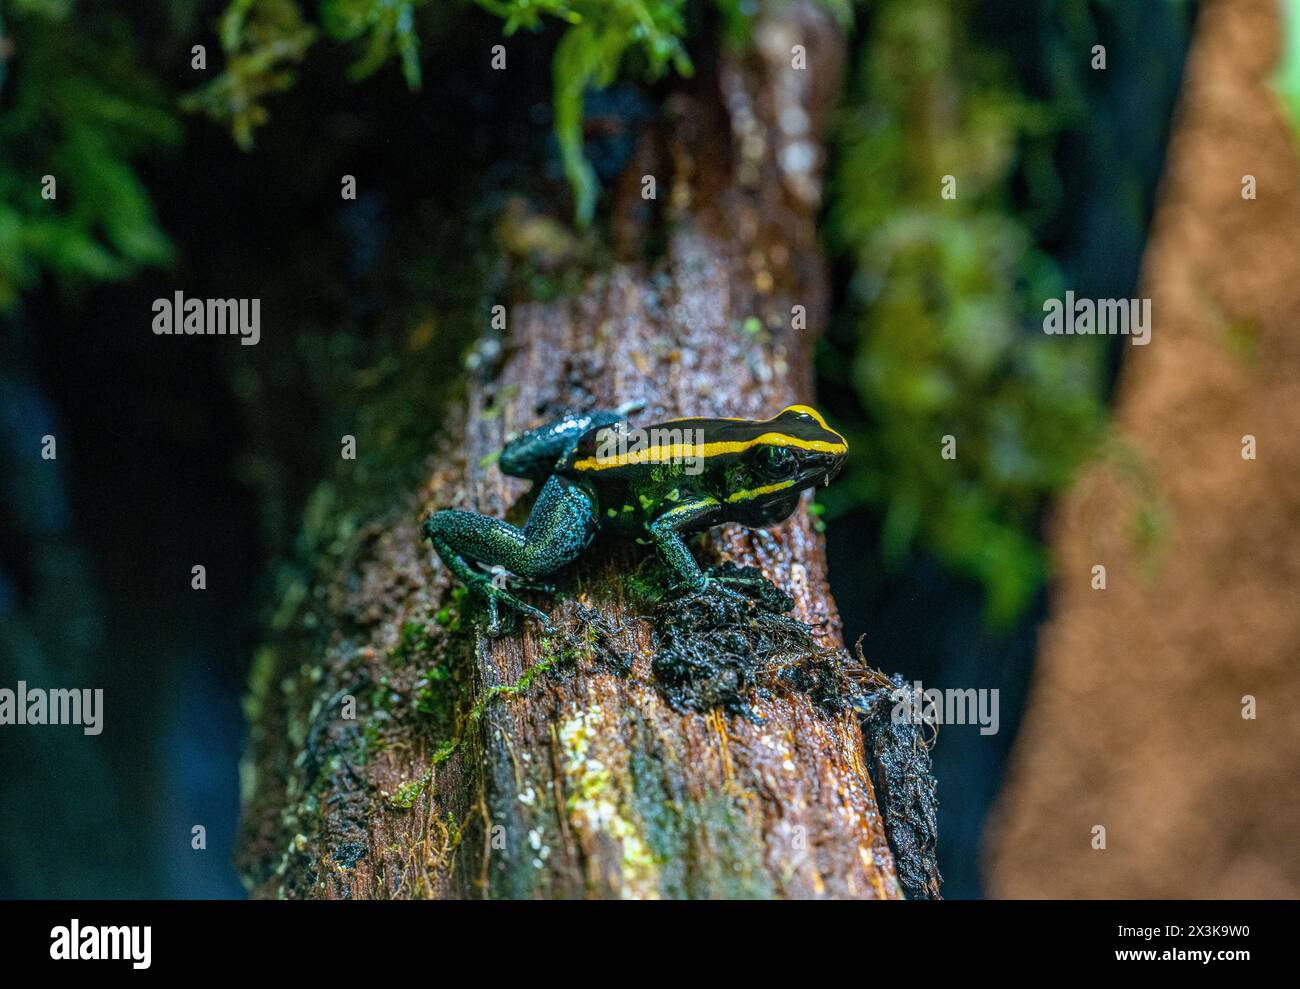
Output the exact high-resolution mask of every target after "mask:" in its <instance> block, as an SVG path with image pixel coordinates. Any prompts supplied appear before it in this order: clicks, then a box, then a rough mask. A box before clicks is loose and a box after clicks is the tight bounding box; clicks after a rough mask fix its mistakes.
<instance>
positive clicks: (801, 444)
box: [573, 420, 849, 471]
mask: <svg viewBox="0 0 1300 989" xmlns="http://www.w3.org/2000/svg"><path fill="white" fill-rule="evenodd" d="M679 421H680V420H679ZM737 421H740V422H744V421H746V420H737ZM837 435H838V434H837ZM759 445H766V446H792V447H795V448H797V449H800V450H810V451H812V452H814V453H847V452H848V449H849V448H848V445H847V444H845V443H831V442H829V441H828V440H804V439H800V438H799V437H797V436H790V435H789V434H787V433H764V434H763V435H762V436H755V437H754V438H753V439H750V440H721V441H718V442H716V443H705V444H703V445H701V444H697V443H669V444H664V445H661V446H648V447H646V448H645V449H643V450H634V451H632V452H630V453H623V454H618V455H617V456H613V457H600V456H595V457H584V458H583V459H581V460H577V461H574V464H573V469H574V470H579V471H593V470H610V469H611V468H614V467H631V466H633V465H635V464H664V463H673V462H682V461H685V460H687V459H691V460H694V459H696V458H698V457H705V458H708V457H721V456H726V455H728V454H735V453H744V452H745V451H746V450H752V449H753V448H754V447H756V446H759Z"/></svg>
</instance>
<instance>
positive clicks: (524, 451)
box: [497, 402, 642, 481]
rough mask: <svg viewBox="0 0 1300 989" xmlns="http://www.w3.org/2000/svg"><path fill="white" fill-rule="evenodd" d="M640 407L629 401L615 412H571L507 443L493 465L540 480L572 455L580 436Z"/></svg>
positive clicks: (612, 410)
mask: <svg viewBox="0 0 1300 989" xmlns="http://www.w3.org/2000/svg"><path fill="white" fill-rule="evenodd" d="M641 404H642V403H640V402H629V403H628V404H626V405H620V406H619V407H618V408H617V409H597V410H595V411H593V412H581V413H579V412H572V413H567V414H565V415H563V416H561V417H560V418H558V419H552V420H551V421H550V422H548V423H545V424H543V425H541V426H538V427H537V428H536V429H530V430H528V431H527V432H526V433H520V434H519V435H518V436H516V437H515V438H514V439H512V440H510V442H508V443H507V444H506V445H505V446H504V447H503V448H502V449H501V457H500V459H499V460H498V461H497V464H498V466H499V467H500V468H501V472H502V473H503V474H509V475H511V476H512V477H526V478H531V479H532V480H534V481H541V480H543V479H544V478H546V477H547V476H548V475H549V474H550V473H551V471H553V470H555V465H556V464H557V463H559V462H560V461H561V460H563V459H564V458H565V457H567V456H568V455H569V454H570V453H572V452H573V448H574V447H575V446H577V444H578V440H580V439H582V434H583V433H585V432H587V430H589V429H598V428H600V427H601V426H612V425H614V424H615V423H617V422H623V421H624V420H625V419H627V416H628V413H630V412H633V411H635V410H636V409H639V408H640V407H641Z"/></svg>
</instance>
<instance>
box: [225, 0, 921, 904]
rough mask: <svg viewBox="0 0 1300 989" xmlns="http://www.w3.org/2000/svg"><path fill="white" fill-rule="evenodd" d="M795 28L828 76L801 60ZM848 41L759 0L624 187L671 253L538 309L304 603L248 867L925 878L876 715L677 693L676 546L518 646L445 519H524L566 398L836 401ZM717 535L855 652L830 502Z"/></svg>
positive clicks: (846, 886)
mask: <svg viewBox="0 0 1300 989" xmlns="http://www.w3.org/2000/svg"><path fill="white" fill-rule="evenodd" d="M794 45H804V46H806V49H807V57H808V61H807V65H808V67H807V69H806V70H797V69H792V68H791V51H792V46H794ZM841 60H842V39H841V37H840V35H839V32H838V29H837V28H836V27H835V26H834V25H833V23H832V22H831V21H830V20H829V18H828V17H827V15H826V14H825V13H824V11H823V10H822V9H821V8H819V7H817V6H816V5H813V4H796V5H793V6H791V7H788V8H785V9H784V10H783V11H781V12H778V13H776V14H772V15H768V16H765V17H764V18H762V19H761V20H760V22H759V24H758V26H757V28H756V32H755V37H754V46H753V48H752V50H751V51H749V52H748V53H747V54H745V55H743V56H736V57H729V56H724V57H723V58H722V59H721V60H720V64H719V65H718V67H717V68H716V69H715V70H714V71H712V72H709V71H707V70H705V67H700V68H701V69H702V70H704V71H702V72H701V75H700V77H699V78H698V79H697V80H696V81H695V83H693V84H692V86H691V88H690V90H689V91H686V92H682V93H679V94H678V95H676V96H674V97H673V98H672V99H671V100H670V102H669V104H668V109H669V113H668V117H669V118H670V119H669V121H668V122H667V124H666V125H665V126H663V127H662V129H660V130H658V131H655V132H650V133H647V134H646V135H645V137H644V139H643V141H642V143H641V147H640V151H639V152H638V154H637V157H636V159H635V160H634V161H633V163H632V165H631V166H629V167H628V169H627V170H626V172H627V174H626V175H625V177H624V179H623V184H622V186H621V187H620V188H619V189H617V190H616V193H615V202H614V207H613V209H614V214H613V215H614V224H613V227H614V231H615V240H616V243H617V244H618V245H619V250H620V253H622V254H624V255H627V256H632V255H634V254H638V253H640V251H641V250H642V248H641V245H642V244H643V243H644V242H645V241H646V240H647V237H648V235H649V231H647V230H646V229H645V226H646V225H647V224H646V221H645V217H649V216H659V217H662V219H661V220H660V221H659V225H661V226H662V234H663V237H664V242H665V243H666V250H665V253H664V256H663V258H662V259H661V260H660V261H659V262H657V263H654V264H652V265H646V264H643V263H639V262H634V261H628V262H626V263H619V264H615V265H613V266H612V267H611V268H610V269H609V270H608V271H607V273H606V274H604V275H601V276H599V277H596V278H594V279H592V280H591V281H590V282H589V283H588V285H587V287H586V288H585V290H584V291H583V292H581V293H580V294H578V295H576V296H571V297H566V298H563V299H561V300H559V301H556V302H548V303H525V304H520V305H517V306H515V307H514V308H513V309H512V310H511V312H510V314H509V330H508V332H507V339H506V341H505V344H506V347H505V353H506V359H505V361H504V364H503V366H502V368H501V370H500V372H499V373H498V374H497V375H496V376H495V377H494V378H493V379H492V380H491V381H481V382H479V383H476V384H473V385H471V386H470V388H469V392H468V396H467V400H466V402H465V408H466V409H467V412H466V414H465V416H464V418H463V420H461V421H460V422H459V423H458V424H454V425H452V426H451V427H450V428H449V429H448V431H447V435H446V439H445V441H444V442H443V444H442V446H441V449H440V451H439V453H438V455H437V457H436V458H434V459H433V460H432V461H431V469H430V471H431V472H430V474H429V477H428V481H427V484H426V485H425V487H424V489H423V490H421V491H419V492H418V493H412V495H411V496H410V497H409V498H408V499H407V500H406V501H405V503H404V504H403V505H402V507H401V508H400V510H398V511H396V512H394V513H392V514H391V515H390V516H388V517H386V518H384V519H383V520H382V521H381V522H376V523H374V524H372V525H371V526H369V527H367V528H365V529H364V530H363V531H361V532H358V533H356V534H355V535H351V536H347V537H345V543H344V548H343V551H342V552H341V554H340V555H339V557H338V561H337V563H336V564H335V565H334V567H333V569H331V570H327V572H325V573H324V574H323V575H322V576H321V578H320V580H319V582H318V585H317V587H316V588H315V590H314V592H313V593H312V595H311V596H310V597H309V598H308V601H307V604H306V605H304V606H302V607H300V608H299V610H298V611H297V612H296V613H295V615H294V618H293V619H292V620H291V621H289V622H287V623H286V624H287V625H288V626H289V627H290V628H293V629H298V630H299V632H298V633H297V634H291V633H289V632H286V633H285V634H284V635H282V636H281V637H280V638H279V639H278V640H277V641H276V642H275V643H274V644H273V646H272V647H269V648H268V649H267V650H265V651H264V653H263V655H262V656H261V658H260V660H259V663H258V670H257V671H256V673H255V676H254V689H253V693H252V696H251V699H250V717H251V718H252V720H253V743H254V744H253V749H252V752H251V755H250V759H249V763H248V767H247V773H246V777H247V778H246V792H245V840H244V843H243V854H242V863H241V864H242V867H243V870H244V873H245V875H246V876H247V877H248V879H249V882H250V883H251V884H252V887H253V890H254V893H255V894H256V895H261V896H275V895H283V896H292V897H409V896H433V897H456V896H483V895H495V896H508V897H534V896H547V897H581V896H589V897H591V896H594V897H667V896H693V897H733V896H740V897H748V896H760V897H767V896H785V897H807V896H834V897H875V898H887V897H897V896H898V895H899V892H898V884H897V880H896V878H895V875H894V866H893V861H892V859H891V856H890V852H889V849H888V846H887V844H886V840H885V836H884V834H883V831H882V827H881V823H880V818H879V816H878V813H877V808H876V801H875V797H874V794H873V792H872V786H871V782H870V779H869V777H868V774H867V769H866V766H865V764H864V756H863V749H862V738H861V735H860V732H859V729H858V726H857V724H856V722H855V720H854V718H853V716H852V715H851V714H849V713H845V714H842V715H837V716H832V715H831V714H828V713H826V712H825V711H824V710H823V709H822V708H820V707H818V706H816V705H815V704H814V703H813V702H812V701H811V700H810V699H809V698H808V697H806V696H804V695H802V694H795V693H777V694H776V695H774V696H772V697H770V698H767V699H756V700H755V701H754V702H753V709H754V711H755V712H756V713H757V714H758V715H759V716H760V718H761V721H758V722H751V721H750V720H747V719H745V718H743V717H736V716H730V715H727V714H725V713H723V712H722V711H721V710H715V711H714V712H713V713H712V714H709V715H700V714H694V713H692V714H680V713H677V712H676V711H674V710H673V709H672V708H670V707H669V706H668V705H667V704H666V703H665V701H664V699H663V696H662V694H661V693H660V692H659V691H658V689H657V687H656V684H655V682H654V678H653V676H652V674H651V671H650V658H651V655H652V653H653V639H652V633H651V629H650V623H649V621H648V620H647V618H646V617H645V615H644V614H643V612H644V609H641V611H638V610H637V608H636V606H635V605H634V603H633V602H632V601H630V600H629V596H628V576H629V573H630V571H631V570H632V569H633V568H634V567H635V566H636V565H637V563H638V561H640V560H641V559H642V558H643V557H644V555H645V554H646V553H647V552H649V551H648V550H646V549H644V548H637V547H629V548H626V549H616V550H614V551H613V552H610V551H603V552H596V553H592V554H590V558H589V559H584V560H581V561H579V563H578V564H577V565H576V566H575V567H574V568H573V569H574V573H575V576H574V578H573V580H574V581H575V582H576V594H575V595H574V598H573V599H571V600H568V601H565V602H564V603H563V604H562V605H560V606H559V608H558V610H557V612H556V619H555V620H556V622H557V624H559V625H561V626H563V627H564V628H565V630H566V632H567V635H565V636H562V637H560V638H558V639H553V640H551V641H546V640H544V639H543V638H542V636H541V635H540V633H539V631H538V629H537V628H536V627H535V626H531V625H529V626H521V628H520V629H519V630H518V631H516V632H515V633H513V634H512V635H510V636H507V637H506V638H504V639H501V640H498V641H492V640H490V639H488V638H487V637H486V636H485V635H484V633H483V631H482V625H481V622H480V621H479V620H478V618H477V616H478V614H479V613H478V611H477V610H476V609H473V608H471V607H470V606H469V604H468V603H467V602H460V601H458V600H456V599H453V598H452V597H451V594H450V592H451V591H452V589H453V586H454V585H453V582H452V581H451V580H450V579H449V576H448V574H447V573H446V572H445V570H444V569H443V568H442V567H441V565H440V564H438V563H437V561H436V560H434V561H433V562H432V563H431V561H430V557H431V554H430V552H429V550H428V547H427V545H426V544H422V543H421V541H420V533H419V522H420V519H421V518H422V517H423V515H424V514H425V513H426V512H427V511H429V510H430V509H433V508H436V507H452V506H454V507H460V508H465V509H469V510H473V511H476V512H480V513H484V514H488V515H494V516H498V517H506V516H507V515H508V516H510V517H511V518H517V517H518V515H519V513H520V512H521V511H522V510H523V509H524V508H525V506H523V505H521V504H519V502H520V496H521V495H522V494H523V493H524V491H525V490H526V485H525V484H524V483H523V482H519V481H516V480H514V479H511V478H507V477H505V476H503V475H502V474H501V473H500V472H499V471H498V470H497V469H496V467H495V465H494V464H493V463H492V456H493V454H494V453H495V452H496V451H498V450H499V449H500V447H501V445H502V442H503V440H504V439H505V437H506V436H507V435H508V434H509V433H511V432H512V431H516V430H520V429H524V428H527V427H530V426H533V425H535V424H536V423H537V422H538V421H539V419H540V418H541V417H542V415H543V414H545V413H548V412H550V413H553V412H554V411H555V410H557V409H559V408H561V407H564V406H576V407H582V408H587V407H592V406H601V407H611V406H614V405H617V404H619V403H621V402H624V401H627V400H629V399H632V398H637V399H642V400H644V401H645V402H646V404H647V407H646V410H645V412H644V413H643V415H642V419H641V421H644V422H654V421H657V420H658V419H662V418H666V417H671V416H674V415H680V414H705V415H708V414H717V415H733V416H751V417H766V416H768V415H772V414H774V413H775V412H776V411H777V410H779V409H780V408H781V407H782V406H783V405H785V404H789V403H792V402H807V401H809V400H810V398H811V395H810V389H811V384H812V371H811V358H812V346H813V342H814V335H813V332H812V330H811V329H808V330H805V329H802V328H792V310H793V308H794V307H796V306H802V307H804V308H805V310H806V312H807V326H808V327H810V328H811V327H817V326H818V325H819V324H820V322H821V321H822V319H823V318H824V316H825V310H826V302H825V276H824V271H823V267H822V263H821V260H820V255H819V249H818V243H817V240H816V236H815V228H814V221H815V217H816V212H817V209H818V204H819V197H820V170H821V161H822V152H821V128H822V127H823V125H824V123H825V120H826V115H827V112H828V111H829V109H830V107H831V105H832V102H833V100H834V98H835V95H836V94H837V92H838V88H839V74H840V68H841ZM778 120H780V121H781V122H782V125H783V126H782V127H778V126H777V124H776V122H777V121H778ZM643 174H653V175H654V176H655V178H656V180H657V185H658V189H657V192H658V198H657V199H656V200H654V201H649V202H647V201H643V200H642V198H641V189H642V181H641V179H642V175H643ZM706 546H707V547H708V549H707V550H706V553H712V552H716V553H718V554H721V555H724V556H725V557H726V558H729V559H731V560H733V561H735V562H737V563H740V564H749V565H755V566H760V567H762V569H763V571H764V572H765V573H766V574H767V575H768V576H769V577H770V578H771V579H772V580H774V581H775V582H776V584H777V585H778V586H780V587H782V588H784V589H787V590H788V591H789V592H790V594H791V595H792V596H793V597H794V599H795V602H796V605H795V615H796V616H797V617H799V618H801V619H802V620H804V621H807V622H809V623H813V624H815V625H816V626H817V633H816V634H817V636H818V638H819V641H822V642H824V643H825V644H828V645H832V646H835V647H839V646H840V645H841V642H840V633H839V624H838V617H837V614H836V610H835V606H834V603H833V602H832V600H831V598H830V596H829V592H828V590H827V586H826V579H825V578H826V573H825V570H826V566H825V557H824V554H823V547H822V542H821V538H820V536H819V535H818V534H817V533H816V532H815V530H814V525H813V520H812V518H811V517H810V516H809V514H808V513H807V512H806V511H804V510H801V511H799V512H798V513H797V514H796V516H795V517H794V518H793V519H791V520H790V521H789V522H788V523H786V524H785V525H783V526H781V527H779V528H777V529H774V530H770V531H768V532H764V533H756V532H750V531H746V530H743V529H740V528H735V527H729V528H727V529H724V530H720V531H717V532H715V533H713V534H712V535H711V536H710V537H708V538H707V540H706ZM440 613H441V620H438V616H439V614H440ZM597 616H599V617H597ZM593 622H594V623H595V624H593ZM575 642H577V643H578V645H577V647H574V646H573V643H575ZM625 663H626V664H629V665H628V666H623V665H621V664H625ZM629 666H630V668H629ZM348 696H353V697H355V698H356V703H357V715H356V718H355V720H351V719H348V718H346V717H344V716H342V715H341V711H342V710H343V708H344V705H345V704H346V703H347V698H348ZM457 725H459V728H457ZM449 741H454V742H455V744H454V745H452V744H448V742H449ZM439 752H440V754H436V753H439ZM406 805H409V806H406Z"/></svg>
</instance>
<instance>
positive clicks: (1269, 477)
mask: <svg viewBox="0 0 1300 989" xmlns="http://www.w3.org/2000/svg"><path fill="white" fill-rule="evenodd" d="M1282 13H1283V12H1282V10H1281V9H1280V7H1279V5H1277V4H1275V3H1271V2H1269V0H1216V2H1210V3H1206V4H1205V5H1204V6H1203V8H1202V10H1201V13H1200V17H1199V21H1198V25H1197V36H1196V40H1195V43H1194V45H1193V49H1192V53H1191V58H1190V61H1189V65H1188V69H1187V78H1186V81H1185V83H1184V99H1183V109H1182V112H1181V114H1180V116H1179V119H1178V120H1177V121H1176V124H1175V130H1174V134H1173V138H1172V141H1171V144H1170V149H1169V159H1168V165H1167V168H1166V174H1165V177H1164V183H1163V196H1162V201H1161V204H1160V208H1159V210H1158V212H1157V214H1156V219H1155V224H1154V227H1153V231H1152V239H1151V244H1150V248H1149V250H1148V253H1147V257H1146V259H1145V262H1144V272H1143V279H1142V282H1143V285H1142V288H1141V289H1140V290H1139V291H1140V293H1141V294H1142V295H1145V296H1150V298H1151V300H1152V302H1151V304H1152V320H1153V324H1154V325H1153V328H1152V332H1151V342H1150V344H1149V345H1148V346H1146V347H1142V348H1128V347H1126V348H1125V350H1126V351H1127V352H1126V354H1125V366H1124V372H1123V376H1122V378H1121V381H1120V388H1119V398H1118V403H1117V413H1116V417H1117V421H1116V431H1117V433H1118V439H1119V443H1118V444H1117V447H1118V449H1121V450H1126V451H1130V453H1129V454H1125V455H1122V456H1120V457H1115V458H1111V459H1110V461H1109V462H1108V463H1106V464H1102V465H1098V466H1097V467H1096V468H1094V469H1093V470H1092V471H1090V472H1089V473H1088V474H1087V475H1086V476H1085V477H1084V478H1082V480H1081V481H1080V483H1079V484H1078V486H1077V488H1076V490H1075V491H1073V492H1072V493H1071V494H1070V496H1069V497H1068V498H1067V499H1065V502H1064V504H1063V505H1062V507H1061V511H1060V513H1059V518H1058V520H1057V523H1056V525H1055V526H1054V533H1053V538H1052V543H1053V547H1054V550H1055V554H1056V557H1057V560H1058V569H1059V573H1060V578H1059V582H1058V586H1057V587H1056V588H1055V589H1054V594H1053V603H1052V617H1051V621H1050V622H1049V623H1048V624H1047V626H1046V627H1045V628H1044V631H1043V635H1042V644H1041V655H1040V659H1039V666H1038V670H1037V671H1036V674H1035V683H1034V691H1033V694H1032V695H1031V697H1030V704H1029V709H1028V713H1027V717H1026V721H1025V727H1024V729H1023V731H1022V733H1021V736H1020V738H1019V739H1018V740H1017V743H1016V751H1015V760H1014V763H1013V772H1012V774H1011V778H1010V781H1009V784H1008V786H1007V788H1006V790H1005V792H1004V793H1003V795H1002V799H1001V804H1000V807H999V815H998V821H997V826H995V827H994V828H993V829H992V831H991V833H990V842H989V857H988V866H989V877H988V880H989V881H988V887H989V890H990V892H992V893H993V894H994V895H997V896H1008V897H1153V898H1164V897H1193V898H1195V897H1207V898H1217V897H1229V898H1231V897H1281V898H1288V897H1296V896H1300V858H1298V857H1297V856H1296V854H1295V842H1296V833H1297V831H1298V830H1300V798H1298V797H1297V790H1296V785H1295V783H1296V780H1297V779H1300V679H1297V677H1296V675H1295V667H1296V656H1297V653H1298V652H1300V609H1298V608H1297V602H1300V549H1297V543H1296V527H1297V520H1300V487H1297V485H1296V478H1297V477H1300V333H1298V332H1297V327H1298V326H1300V266H1297V264H1296V262H1295V256H1296V255H1295V236H1296V229H1297V227H1298V226H1300V193H1298V192H1297V190H1298V189H1300V159H1298V158H1297V153H1296V143H1295V142H1296V135H1295V133H1294V131H1293V130H1292V125H1291V124H1290V122H1288V120H1287V119H1286V117H1285V115H1284V113H1283V110H1282V106H1281V103H1280V102H1279V100H1278V98H1277V95H1276V92H1275V91H1274V89H1273V86H1272V78H1273V74H1274V67H1275V66H1276V65H1277V62H1278V58H1279V55H1280V45H1281V39H1282V37H1283V30H1282V24H1281V17H1282ZM1246 176H1252V177H1253V179H1254V181H1255V182H1256V183H1257V189H1258V199H1250V198H1244V197H1243V195H1242V191H1243V180H1244V178H1245V177H1246ZM1247 435H1250V436H1253V437H1254V438H1255V441H1256V443H1257V458H1256V459H1246V458H1245V457H1243V456H1242V452H1243V439H1244V437H1246V436H1247ZM1133 454H1135V456H1134V455H1133ZM1135 481H1136V483H1135ZM1097 565H1103V566H1105V567H1106V588H1105V589H1104V590H1101V589H1094V587H1093V567H1095V566H1097ZM1256 705H1257V707H1256ZM1099 827H1100V828H1104V829H1105V831H1104V840H1105V847H1104V848H1100V847H1097V845H1098V844H1099V842H1100V839H1101V838H1102V837H1103V835H1102V833H1101V832H1098V831H1096V830H1095V829H1097V828H1099Z"/></svg>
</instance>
